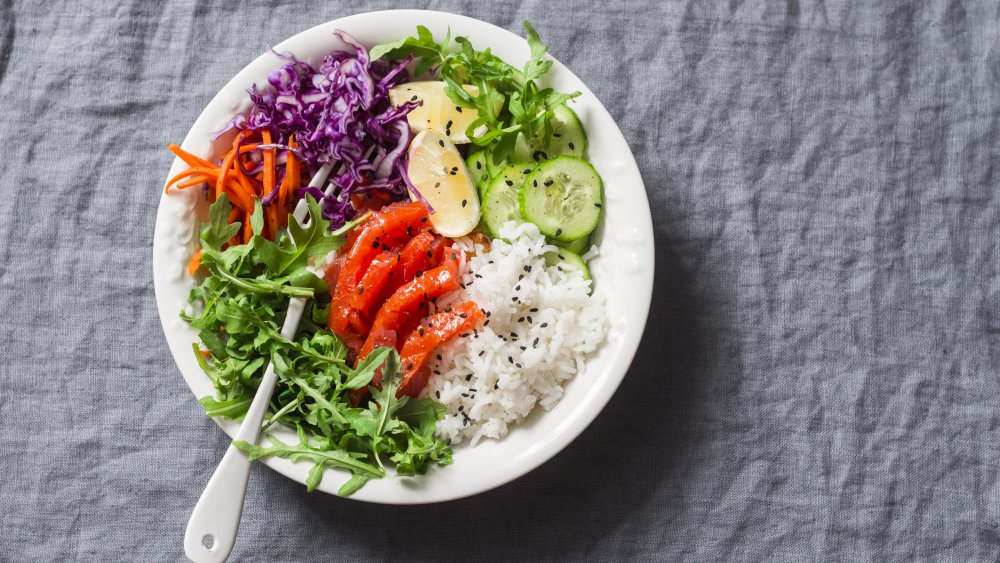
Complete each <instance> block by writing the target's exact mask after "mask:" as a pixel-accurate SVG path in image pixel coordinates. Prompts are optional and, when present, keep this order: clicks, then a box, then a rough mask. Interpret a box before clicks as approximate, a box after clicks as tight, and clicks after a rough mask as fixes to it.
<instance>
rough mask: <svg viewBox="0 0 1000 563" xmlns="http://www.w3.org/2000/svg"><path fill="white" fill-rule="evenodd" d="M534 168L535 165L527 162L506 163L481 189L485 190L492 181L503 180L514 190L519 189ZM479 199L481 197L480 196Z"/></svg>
mask: <svg viewBox="0 0 1000 563" xmlns="http://www.w3.org/2000/svg"><path fill="white" fill-rule="evenodd" d="M534 169H535V167H534V166H533V165H532V164H531V163H528V162H522V163H520V164H508V165H507V166H504V167H503V168H501V169H500V171H499V172H498V173H497V174H496V175H495V176H493V179H492V180H491V181H490V183H489V184H488V185H487V186H486V188H484V189H483V191H484V192H485V191H486V190H488V189H489V188H490V187H491V186H493V183H494V182H504V183H506V184H507V185H508V186H510V187H512V188H514V189H515V190H519V189H521V184H523V183H524V179H525V178H527V177H528V174H531V171H532V170H534ZM480 199H482V197H481V196H480Z"/></svg>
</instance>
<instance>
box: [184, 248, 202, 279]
mask: <svg viewBox="0 0 1000 563" xmlns="http://www.w3.org/2000/svg"><path fill="white" fill-rule="evenodd" d="M200 267H201V249H200V248H199V249H198V251H197V252H195V253H194V256H192V257H191V260H188V265H187V273H188V275H189V276H193V275H194V273H195V272H197V271H198V268H200Z"/></svg>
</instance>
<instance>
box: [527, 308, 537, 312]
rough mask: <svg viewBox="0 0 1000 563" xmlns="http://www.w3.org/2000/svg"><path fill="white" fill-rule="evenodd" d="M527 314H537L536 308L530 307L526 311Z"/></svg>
mask: <svg viewBox="0 0 1000 563" xmlns="http://www.w3.org/2000/svg"><path fill="white" fill-rule="evenodd" d="M528 312H529V313H537V312H538V307H532V308H530V309H528Z"/></svg>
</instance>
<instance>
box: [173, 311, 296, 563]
mask: <svg viewBox="0 0 1000 563" xmlns="http://www.w3.org/2000/svg"><path fill="white" fill-rule="evenodd" d="M305 305H306V301H305V299H301V298H293V299H291V300H289V303H288V314H287V315H286V316H285V323H284V324H283V325H282V327H281V335H282V336H284V337H285V338H289V339H290V338H293V337H294V336H295V331H296V330H297V328H298V326H299V319H300V318H301V317H302V311H303V309H304V308H305ZM277 380H278V377H277V375H275V373H274V365H273V364H268V366H267V370H266V371H265V372H264V377H263V379H261V382H260V387H258V388H257V394H256V395H254V398H253V402H252V403H251V404H250V408H249V409H248V410H247V414H246V416H245V417H244V418H243V424H242V425H241V426H240V430H239V432H237V434H236V438H235V440H243V441H245V442H250V443H251V444H256V443H257V438H258V436H259V434H260V427H261V424H262V423H263V422H264V415H265V414H266V413H267V404H268V402H269V401H270V400H271V394H272V393H273V392H274V384H275V383H276V382H277ZM249 480H250V460H249V459H248V458H247V455H246V454H245V453H244V452H243V451H242V450H240V449H239V448H237V447H236V446H234V445H232V444H230V445H229V449H227V450H226V455H225V456H223V457H222V461H221V462H219V466H218V467H216V468H215V473H213V474H212V478H211V479H209V481H208V485H206V486H205V490H204V492H202V493H201V498H200V499H198V504H196V505H195V507H194V512H193V513H192V514H191V519H190V520H188V525H187V530H186V531H185V532H184V554H185V555H187V557H188V559H190V560H191V561H194V562H195V563H221V562H223V561H225V560H226V559H227V558H228V557H229V553H230V551H232V549H233V545H234V544H235V543H236V533H237V531H239V528H240V517H241V516H242V515H243V499H244V497H246V493H247V482H248V481H249Z"/></svg>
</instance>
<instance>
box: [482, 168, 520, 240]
mask: <svg viewBox="0 0 1000 563" xmlns="http://www.w3.org/2000/svg"><path fill="white" fill-rule="evenodd" d="M508 168H511V167H508ZM508 168H505V169H504V172H505V173H501V174H499V175H498V176H497V177H496V178H495V179H494V180H493V181H492V182H490V184H489V188H487V190H486V195H484V196H483V197H482V198H481V199H482V202H483V223H484V224H485V225H486V229H487V230H488V231H489V232H490V235H492V236H493V237H494V238H499V237H500V227H502V226H503V224H504V223H506V222H507V221H517V222H518V223H520V222H521V210H520V208H519V205H520V204H519V202H518V192H519V191H520V190H521V184H523V183H524V177H523V176H522V177H521V178H520V179H515V178H517V174H521V173H522V171H523V169H524V165H523V164H521V165H518V169H517V170H510V174H509V175H508V174H506V172H507V171H508Z"/></svg>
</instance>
